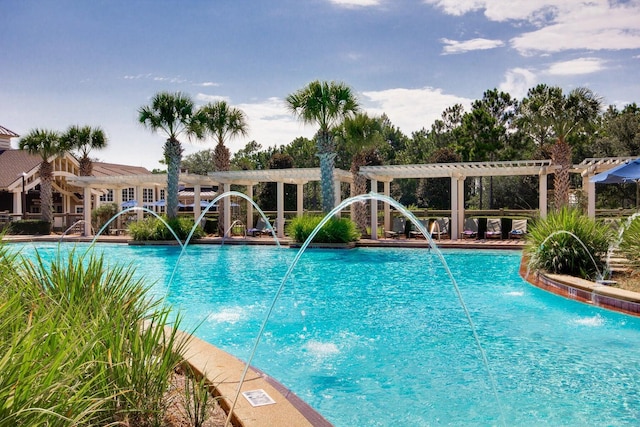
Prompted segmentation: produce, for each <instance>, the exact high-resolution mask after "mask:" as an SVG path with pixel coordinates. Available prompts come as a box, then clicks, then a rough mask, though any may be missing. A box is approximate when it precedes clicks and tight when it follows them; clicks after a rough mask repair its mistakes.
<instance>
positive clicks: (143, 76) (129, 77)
mask: <svg viewBox="0 0 640 427" xmlns="http://www.w3.org/2000/svg"><path fill="white" fill-rule="evenodd" d="M123 78H124V79H125V80H152V81H155V82H168V83H186V82H188V80H186V79H185V78H183V77H180V76H178V77H166V76H156V75H153V74H151V73H147V74H128V75H125V76H124V77H123Z"/></svg>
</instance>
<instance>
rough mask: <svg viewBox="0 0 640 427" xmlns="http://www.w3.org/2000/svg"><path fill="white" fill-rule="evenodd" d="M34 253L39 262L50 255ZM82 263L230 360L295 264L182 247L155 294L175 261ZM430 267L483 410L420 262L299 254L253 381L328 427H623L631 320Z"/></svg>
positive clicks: (465, 258)
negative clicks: (100, 268)
mask: <svg viewBox="0 0 640 427" xmlns="http://www.w3.org/2000/svg"><path fill="white" fill-rule="evenodd" d="M17 246H18V247H24V248H25V251H26V250H27V249H29V248H31V245H24V246H23V245H17ZM38 247H39V248H41V253H44V254H47V255H50V254H54V253H55V251H56V248H57V245H54V244H38ZM65 247H67V246H65ZM98 250H99V251H103V252H104V253H105V256H106V257H107V258H110V259H114V260H117V261H121V260H126V261H127V262H133V263H134V265H136V267H137V269H138V274H140V275H142V276H144V277H145V279H146V280H147V281H149V282H150V283H151V282H157V283H155V285H154V286H153V292H154V293H155V294H157V295H161V296H164V295H166V296H167V300H168V301H169V302H170V303H171V304H172V305H173V306H174V307H175V308H176V309H178V310H180V311H181V312H182V313H183V314H184V315H185V316H186V322H187V324H188V325H186V329H189V325H196V324H198V323H200V322H202V324H201V325H200V327H199V329H198V330H197V332H196V335H198V336H199V337H201V338H203V339H205V340H207V341H209V342H211V343H212V344H214V345H216V346H218V347H220V348H222V349H224V350H226V351H228V352H230V353H232V354H234V355H236V356H237V357H239V358H241V359H247V358H248V357H249V354H250V351H251V348H252V346H253V343H254V341H255V338H256V333H257V331H258V329H259V327H260V325H261V323H262V321H263V319H264V316H265V313H266V310H267V308H268V306H269V305H270V304H271V301H272V299H273V296H274V293H275V291H276V289H277V288H278V286H279V285H280V281H281V278H282V276H283V275H284V272H285V271H286V269H287V268H288V265H289V263H290V262H291V261H292V259H293V258H294V256H295V254H296V252H295V251H294V250H289V249H277V248H275V247H249V246H223V247H220V246H190V247H189V248H188V250H187V253H186V256H184V257H183V258H182V259H181V261H180V265H179V267H178V270H177V274H176V277H175V278H174V281H173V283H171V284H169V283H168V280H169V277H170V276H171V273H172V271H173V269H174V266H175V263H176V260H177V257H178V254H179V252H180V249H179V247H130V246H126V245H99V247H98ZM443 253H444V257H445V259H446V260H447V263H448V265H449V267H450V268H451V270H452V273H453V275H454V277H455V278H456V280H457V282H458V285H459V287H460V291H461V293H462V295H463V298H464V300H465V302H466V304H467V307H468V308H469V311H470V313H471V316H472V318H473V321H474V323H475V325H476V328H477V332H478V335H479V337H480V340H481V342H482V345H483V348H484V350H485V352H486V355H487V358H488V360H489V367H490V369H491V372H492V374H493V376H494V378H495V382H496V386H497V392H498V396H499V404H498V403H497V402H496V399H495V397H494V395H493V392H492V388H491V381H490V378H489V376H488V374H487V371H486V368H485V366H484V365H483V362H482V358H481V355H480V353H479V351H478V348H477V346H476V344H475V342H474V340H473V335H472V331H471V329H470V326H469V324H468V322H467V320H466V318H465V316H464V312H463V310H462V308H461V306H460V303H459V302H458V299H457V296H456V294H455V292H454V289H453V287H452V285H451V282H450V280H449V278H448V276H447V275H446V273H445V271H444V268H443V267H442V265H441V263H440V261H439V260H438V258H437V256H436V255H435V252H434V251H431V252H430V251H427V250H424V249H420V250H415V249H391V248H384V249H355V250H349V251H327V250H310V251H308V252H307V253H305V255H304V256H303V257H302V259H301V262H300V263H299V265H298V266H297V268H296V269H295V270H294V274H293V277H292V280H291V281H290V282H289V283H287V285H286V286H285V288H284V292H283V294H282V296H281V297H280V299H279V301H278V303H277V304H276V308H275V311H274V313H273V314H272V317H271V320H270V322H269V324H268V326H267V329H266V331H265V335H264V337H263V339H262V341H261V343H260V346H259V347H258V351H257V354H256V358H255V359H254V365H255V366H257V367H258V368H260V369H262V370H264V371H266V372H268V373H269V374H270V375H271V376H273V377H275V378H277V379H278V380H279V381H280V382H282V383H283V384H284V385H285V386H286V387H288V388H290V389H291V390H292V391H294V392H295V393H296V394H297V395H298V396H299V397H301V398H302V399H304V400H305V401H306V402H307V403H309V404H310V405H311V406H313V407H314V408H316V409H317V410H318V411H319V412H320V413H321V414H323V415H324V416H325V417H326V418H327V419H328V420H329V421H330V422H332V423H333V424H335V425H336V426H354V425H372V426H388V425H393V424H396V423H397V424H401V425H412V426H413V425H503V424H504V425H509V426H530V425H576V426H582V425H610V426H616V425H621V426H622V425H637V423H638V420H639V419H640V394H639V391H640V354H639V352H638V351H636V349H637V348H638V346H639V345H640V319H637V318H634V317H630V316H625V315H622V314H618V313H614V312H609V311H606V310H603V309H600V308H597V307H592V306H588V305H585V304H580V303H577V302H574V301H569V300H565V299H563V298H560V297H558V296H555V295H551V294H548V293H546V292H544V291H541V290H539V289H537V288H535V287H532V286H530V285H528V284H527V283H525V282H524V281H523V280H522V279H521V278H520V277H519V276H518V273H517V272H518V265H519V259H520V253H519V252H511V251H467V250H455V251H453V250H452V251H443ZM501 414H504V419H502V418H501V416H502V415H501Z"/></svg>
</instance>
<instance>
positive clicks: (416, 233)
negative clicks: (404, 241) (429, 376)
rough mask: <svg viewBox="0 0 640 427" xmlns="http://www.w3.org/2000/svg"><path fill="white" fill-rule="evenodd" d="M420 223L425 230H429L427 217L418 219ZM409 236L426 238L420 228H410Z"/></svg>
mask: <svg viewBox="0 0 640 427" xmlns="http://www.w3.org/2000/svg"><path fill="white" fill-rule="evenodd" d="M419 221H420V224H422V226H423V227H424V228H425V230H427V232H429V220H428V219H421V220H419ZM409 236H410V237H413V238H422V239H426V237H425V235H424V234H422V232H421V231H420V230H417V229H416V230H411V231H410V232H409Z"/></svg>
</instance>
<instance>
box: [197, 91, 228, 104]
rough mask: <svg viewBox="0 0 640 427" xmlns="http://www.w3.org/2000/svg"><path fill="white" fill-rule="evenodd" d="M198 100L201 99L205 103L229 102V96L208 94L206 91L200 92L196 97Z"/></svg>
mask: <svg viewBox="0 0 640 427" xmlns="http://www.w3.org/2000/svg"><path fill="white" fill-rule="evenodd" d="M195 100H196V101H200V102H202V103H203V104H206V103H208V102H217V101H226V102H229V97H227V96H220V95H207V94H206V93H198V94H196V97H195Z"/></svg>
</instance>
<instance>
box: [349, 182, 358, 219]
mask: <svg viewBox="0 0 640 427" xmlns="http://www.w3.org/2000/svg"><path fill="white" fill-rule="evenodd" d="M355 189H356V184H355V183H354V182H352V183H350V184H349V194H350V195H351V197H353V196H357V194H356V191H355ZM354 206H355V205H351V206H349V212H350V213H351V214H350V217H351V221H354V222H355V220H356V211H355V209H354V208H353V207H354Z"/></svg>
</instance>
